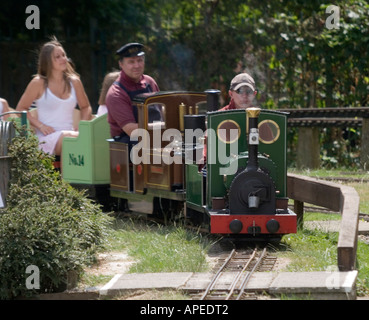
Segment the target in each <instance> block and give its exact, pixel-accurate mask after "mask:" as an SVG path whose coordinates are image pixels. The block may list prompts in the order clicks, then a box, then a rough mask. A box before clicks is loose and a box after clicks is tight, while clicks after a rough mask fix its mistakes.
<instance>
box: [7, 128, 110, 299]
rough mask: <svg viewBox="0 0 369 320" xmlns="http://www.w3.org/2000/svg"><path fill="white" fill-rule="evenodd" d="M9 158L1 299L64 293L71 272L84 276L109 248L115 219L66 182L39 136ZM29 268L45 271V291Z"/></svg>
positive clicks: (16, 142) (19, 141) (14, 147)
mask: <svg viewBox="0 0 369 320" xmlns="http://www.w3.org/2000/svg"><path fill="white" fill-rule="evenodd" d="M9 154H10V155H11V156H12V171H11V181H10V191H9V194H8V197H7V208H6V209H2V210H0V298H1V299H12V298H15V297H19V296H22V297H28V296H32V295H34V294H38V293H43V292H56V291H60V290H62V289H65V284H66V281H67V278H66V275H67V273H68V272H69V271H74V272H77V274H78V273H80V272H81V271H82V270H83V267H84V266H85V265H88V264H89V263H91V262H92V261H93V259H94V257H95V253H96V251H97V250H98V249H99V248H100V247H102V246H103V245H104V239H105V236H106V233H107V232H108V224H109V220H110V218H109V217H108V216H107V215H106V214H103V213H102V211H101V209H100V207H99V206H98V205H96V204H94V203H93V202H92V201H91V200H89V199H87V198H86V197H85V195H84V193H83V192H80V191H77V190H75V189H73V188H72V187H71V186H70V185H69V184H67V183H66V182H64V181H63V180H62V179H61V178H60V175H59V173H57V172H55V171H54V170H53V167H52V161H53V158H52V157H51V156H50V155H47V154H45V153H43V152H41V151H40V150H38V140H37V138H36V137H35V136H33V135H29V137H28V138H27V139H26V138H25V137H21V136H18V137H16V138H14V139H13V141H12V144H11V145H10V146H9ZM29 266H36V267H37V268H38V270H39V273H38V274H39V289H36V288H35V287H36V286H35V284H36V281H37V279H35V278H34V276H35V275H36V274H35V273H34V272H32V271H29V269H28V270H27V267H29ZM31 270H32V269H31ZM27 272H28V273H27ZM30 277H31V279H30ZM27 279H28V281H31V280H32V281H31V282H29V283H31V284H32V285H31V287H33V288H31V289H29V288H27V285H26V281H27ZM28 287H30V285H28Z"/></svg>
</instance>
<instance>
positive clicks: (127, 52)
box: [117, 42, 145, 58]
mask: <svg viewBox="0 0 369 320" xmlns="http://www.w3.org/2000/svg"><path fill="white" fill-rule="evenodd" d="M143 47H144V46H143V45H142V44H141V43H137V42H134V43H127V44H125V45H124V46H123V47H121V48H120V49H118V50H117V55H118V56H120V57H121V58H125V57H140V56H143V55H144V54H145V52H144V51H143Z"/></svg>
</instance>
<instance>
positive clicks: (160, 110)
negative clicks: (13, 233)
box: [61, 91, 297, 240]
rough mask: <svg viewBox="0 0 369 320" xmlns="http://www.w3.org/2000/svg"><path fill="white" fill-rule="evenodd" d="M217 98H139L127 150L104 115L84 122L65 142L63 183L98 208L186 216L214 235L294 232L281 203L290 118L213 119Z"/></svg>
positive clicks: (270, 114) (222, 114)
mask: <svg viewBox="0 0 369 320" xmlns="http://www.w3.org/2000/svg"><path fill="white" fill-rule="evenodd" d="M217 97H218V95H217V93H214V92H213V91H208V92H156V93H147V94H142V95H138V96H136V97H135V99H134V101H133V104H134V106H135V107H136V108H137V113H138V127H139V130H138V140H137V141H136V143H135V144H132V145H128V144H125V143H120V142H115V141H114V140H113V139H110V130H109V124H108V122H107V115H106V114H105V115H103V116H100V117H96V118H94V119H93V120H91V121H80V123H79V132H80V133H79V136H78V137H77V138H69V137H68V138H65V139H64V141H63V147H62V156H61V157H62V161H61V163H62V177H63V179H64V180H66V181H68V182H69V183H70V184H71V185H72V186H74V187H76V188H83V189H87V190H88V194H89V195H90V196H91V197H93V198H95V199H97V201H98V202H100V203H102V204H104V205H107V206H110V205H111V204H113V205H114V206H115V208H117V206H119V207H120V208H119V209H128V210H129V211H134V212H141V213H145V214H151V215H154V216H160V217H164V218H166V219H173V220H175V219H177V218H183V217H184V218H185V219H187V220H190V221H191V222H192V223H193V224H195V225H199V226H200V225H201V226H206V227H207V228H208V231H209V232H210V233H213V234H222V235H232V236H236V237H238V238H244V239H252V240H258V239H280V238H281V237H282V236H283V235H284V234H289V233H295V232H296V225H297V221H296V215H295V213H294V212H292V211H291V210H290V209H289V208H288V198H287V196H286V195H287V191H286V185H287V165H286V130H287V114H286V113H283V112H278V111H271V110H261V109H259V108H250V109H246V110H228V111H214V109H217ZM204 146H205V151H204ZM203 156H205V159H206V162H205V163H204V164H202V162H203V161H202V160H203V158H204V157H203Z"/></svg>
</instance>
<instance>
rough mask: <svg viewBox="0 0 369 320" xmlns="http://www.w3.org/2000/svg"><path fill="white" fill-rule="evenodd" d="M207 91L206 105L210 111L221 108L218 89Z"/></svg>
mask: <svg viewBox="0 0 369 320" xmlns="http://www.w3.org/2000/svg"><path fill="white" fill-rule="evenodd" d="M205 93H206V106H207V110H208V111H217V110H218V109H219V94H220V91H219V90H217V89H208V90H205Z"/></svg>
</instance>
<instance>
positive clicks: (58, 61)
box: [16, 38, 92, 155]
mask: <svg viewBox="0 0 369 320" xmlns="http://www.w3.org/2000/svg"><path fill="white" fill-rule="evenodd" d="M34 101H35V105H36V106H37V117H36V116H34V115H32V113H30V112H29V113H28V120H29V122H30V124H31V125H32V126H33V127H35V128H36V135H37V137H38V139H39V142H40V145H39V147H40V149H42V150H44V151H45V152H47V153H50V154H55V155H61V148H62V142H63V138H64V137H77V136H78V131H77V130H78V128H73V113H74V109H75V107H76V106H77V103H78V106H79V108H80V112H81V119H82V120H90V119H91V113H92V109H91V106H90V102H89V100H88V97H87V95H86V93H85V90H84V87H83V84H82V82H81V80H80V77H79V75H78V74H77V73H76V72H75V71H74V69H73V67H72V65H71V64H70V63H69V61H68V58H67V55H66V53H65V51H64V49H63V47H62V45H61V44H60V42H59V41H58V40H57V39H56V38H52V39H51V41H49V42H47V43H45V44H44V45H43V46H42V47H41V50H40V53H39V58H38V70H37V74H36V75H35V76H34V78H33V79H32V80H31V82H30V83H29V84H28V86H27V88H26V90H25V91H24V93H23V95H22V97H21V98H20V100H19V102H18V105H17V108H16V110H17V111H24V110H27V111H28V110H29V107H30V106H31V105H32V103H33V102H34Z"/></svg>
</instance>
